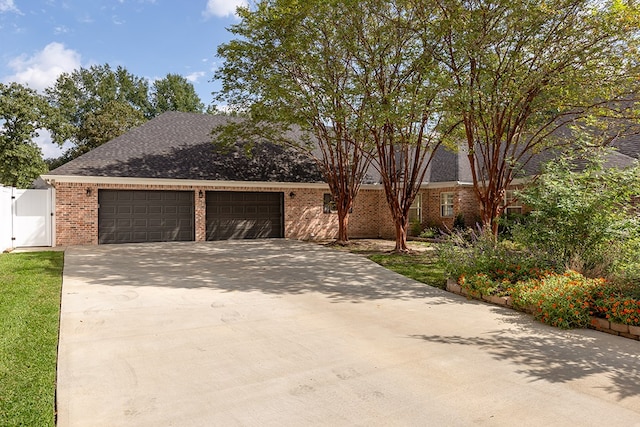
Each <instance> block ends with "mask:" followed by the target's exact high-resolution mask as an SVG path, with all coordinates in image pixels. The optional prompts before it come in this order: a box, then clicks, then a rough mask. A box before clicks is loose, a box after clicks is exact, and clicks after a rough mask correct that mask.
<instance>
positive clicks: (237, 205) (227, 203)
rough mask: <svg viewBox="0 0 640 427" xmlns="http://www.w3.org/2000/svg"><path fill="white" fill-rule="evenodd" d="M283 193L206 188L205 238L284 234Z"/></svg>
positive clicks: (262, 236)
mask: <svg viewBox="0 0 640 427" xmlns="http://www.w3.org/2000/svg"><path fill="white" fill-rule="evenodd" d="M283 198H284V196H283V193H258V192H240V191H238V192H235V191H207V240H227V239H266V238H279V237H283V236H284V215H283Z"/></svg>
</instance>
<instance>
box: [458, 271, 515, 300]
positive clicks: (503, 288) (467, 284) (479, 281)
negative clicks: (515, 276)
mask: <svg viewBox="0 0 640 427" xmlns="http://www.w3.org/2000/svg"><path fill="white" fill-rule="evenodd" d="M458 284H459V285H460V287H462V288H463V289H464V290H465V291H466V292H467V293H469V294H474V293H477V294H481V295H498V296H503V295H507V293H508V289H509V288H510V286H511V282H510V281H508V280H507V279H504V280H503V281H501V282H498V281H495V280H492V279H491V278H490V277H489V276H487V275H486V274H484V273H476V274H474V275H471V276H468V277H467V276H465V275H462V276H460V277H459V278H458Z"/></svg>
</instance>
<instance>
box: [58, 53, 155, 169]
mask: <svg viewBox="0 0 640 427" xmlns="http://www.w3.org/2000/svg"><path fill="white" fill-rule="evenodd" d="M148 91H149V85H148V82H147V80H146V79H143V78H139V77H136V76H134V75H133V74H131V73H129V72H128V71H127V70H126V69H125V68H123V67H118V68H116V69H115V70H113V69H111V67H110V66H109V65H108V64H105V65H96V66H92V67H90V68H80V69H78V70H75V71H74V72H72V73H64V74H62V75H60V76H59V77H58V79H57V81H56V83H55V85H54V86H53V87H51V88H47V89H46V94H47V97H48V99H49V102H50V103H51V105H52V106H54V107H55V108H58V109H59V111H60V114H61V116H62V117H63V119H64V120H66V122H67V123H68V125H69V126H68V128H67V131H66V132H64V133H60V134H58V135H57V138H58V141H64V140H69V141H71V142H72V143H73V144H74V147H73V148H72V151H73V154H72V155H71V157H72V158H73V157H77V156H78V155H80V154H83V153H85V152H87V151H89V150H91V149H93V148H96V147H98V146H99V145H101V144H103V143H104V142H106V141H108V140H109V139H111V138H114V137H117V136H119V135H121V134H122V133H124V132H126V131H128V130H129V129H131V128H132V127H135V126H138V125H139V124H141V123H143V122H144V121H145V120H148V119H149V118H151V117H152V108H151V104H150V102H149V97H148Z"/></svg>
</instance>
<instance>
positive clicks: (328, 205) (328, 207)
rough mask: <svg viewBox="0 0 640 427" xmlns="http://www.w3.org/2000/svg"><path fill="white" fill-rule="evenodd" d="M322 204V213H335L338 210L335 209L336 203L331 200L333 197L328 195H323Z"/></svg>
mask: <svg viewBox="0 0 640 427" xmlns="http://www.w3.org/2000/svg"><path fill="white" fill-rule="evenodd" d="M323 199H324V200H323V202H322V212H323V213H326V214H328V213H335V212H338V208H336V201H335V200H333V196H332V195H331V194H330V193H324V196H323Z"/></svg>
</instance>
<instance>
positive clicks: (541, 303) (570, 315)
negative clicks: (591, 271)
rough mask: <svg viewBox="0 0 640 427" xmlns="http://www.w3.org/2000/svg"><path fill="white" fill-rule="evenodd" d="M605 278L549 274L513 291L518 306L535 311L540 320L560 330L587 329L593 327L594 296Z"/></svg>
mask: <svg viewBox="0 0 640 427" xmlns="http://www.w3.org/2000/svg"><path fill="white" fill-rule="evenodd" d="M604 284H605V280H604V279H588V278H586V277H584V276H583V275H581V274H580V273H577V272H575V271H567V272H565V273H564V274H549V275H547V276H545V277H544V278H542V279H532V280H527V281H523V282H519V283H518V284H516V285H515V286H514V287H513V288H512V289H511V296H512V298H513V304H514V306H516V307H519V308H522V309H526V308H530V309H533V315H534V317H535V318H536V319H538V320H540V321H542V322H544V323H547V324H549V325H552V326H557V327H559V328H563V329H568V328H583V327H586V326H587V325H588V324H589V320H590V314H591V311H592V310H591V306H592V304H591V302H592V300H593V295H595V294H596V293H597V292H598V290H600V289H601V288H602V287H603V285H604Z"/></svg>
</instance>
